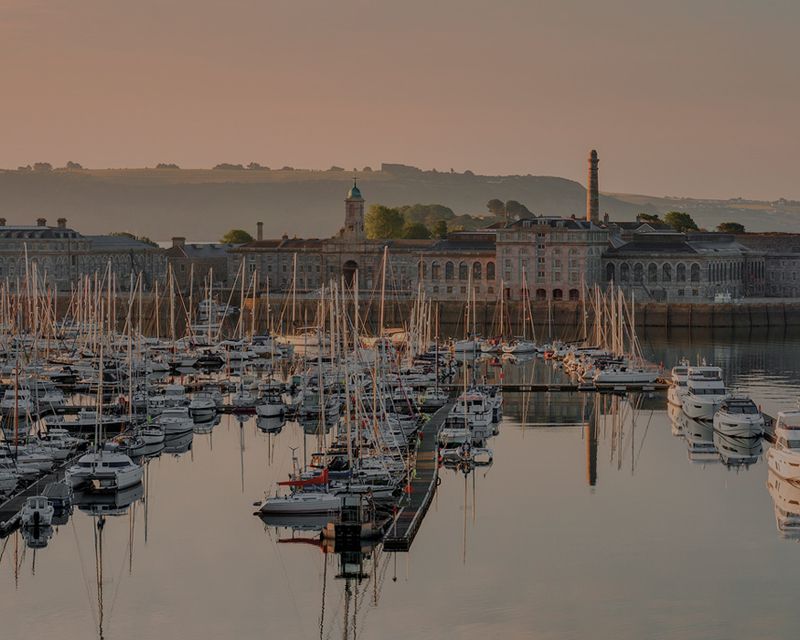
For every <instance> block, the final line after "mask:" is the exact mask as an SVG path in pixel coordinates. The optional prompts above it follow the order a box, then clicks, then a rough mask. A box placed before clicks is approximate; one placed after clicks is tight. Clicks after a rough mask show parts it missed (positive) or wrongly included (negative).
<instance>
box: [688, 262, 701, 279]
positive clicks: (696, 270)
mask: <svg viewBox="0 0 800 640" xmlns="http://www.w3.org/2000/svg"><path fill="white" fill-rule="evenodd" d="M690 275H691V278H692V282H700V265H699V264H697V263H696V262H694V263H692V267H691V269H690Z"/></svg>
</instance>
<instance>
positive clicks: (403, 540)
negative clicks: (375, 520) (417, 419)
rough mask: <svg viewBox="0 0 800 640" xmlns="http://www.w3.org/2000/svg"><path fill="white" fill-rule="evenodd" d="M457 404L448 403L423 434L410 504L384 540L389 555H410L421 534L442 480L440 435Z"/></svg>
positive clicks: (402, 509) (404, 507) (417, 456)
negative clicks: (439, 458) (389, 552)
mask: <svg viewBox="0 0 800 640" xmlns="http://www.w3.org/2000/svg"><path fill="white" fill-rule="evenodd" d="M454 404H455V403H454V402H452V401H451V402H448V403H447V404H446V405H444V406H443V407H442V408H441V409H439V410H438V411H437V412H436V413H434V414H433V415H432V416H431V419H430V420H428V421H427V422H426V423H425V425H424V426H423V427H422V429H421V430H420V436H421V438H420V441H419V443H418V445H417V455H416V465H415V467H414V474H413V476H412V478H411V482H410V483H409V487H410V488H411V494H410V495H409V496H408V500H407V502H406V503H405V504H404V505H403V506H401V507H400V508H399V510H398V511H397V513H396V514H395V517H394V521H393V522H392V524H391V525H389V530H388V532H387V533H386V537H385V538H384V539H383V548H384V550H385V551H408V550H409V549H410V548H411V543H412V542H413V541H414V537H415V536H416V535H417V531H419V528H420V525H421V524H422V520H423V519H424V518H425V513H426V512H427V511H428V507H430V504H431V501H432V500H433V495H434V494H435V493H436V483H437V481H438V479H439V461H438V460H437V458H436V454H437V449H438V440H439V431H440V430H441V428H442V425H443V424H444V421H445V418H447V415H448V414H449V413H450V410H451V409H452V408H453V405H454Z"/></svg>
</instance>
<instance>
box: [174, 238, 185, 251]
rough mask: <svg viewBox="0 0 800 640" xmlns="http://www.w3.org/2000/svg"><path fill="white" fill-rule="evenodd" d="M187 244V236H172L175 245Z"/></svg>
mask: <svg viewBox="0 0 800 640" xmlns="http://www.w3.org/2000/svg"><path fill="white" fill-rule="evenodd" d="M185 244H186V238H180V237H174V238H172V246H173V247H178V248H179V247H183V246H184V245H185Z"/></svg>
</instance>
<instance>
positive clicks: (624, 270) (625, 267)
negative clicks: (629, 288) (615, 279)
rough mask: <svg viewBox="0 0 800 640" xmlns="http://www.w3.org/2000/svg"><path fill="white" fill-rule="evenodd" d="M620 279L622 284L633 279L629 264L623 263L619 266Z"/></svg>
mask: <svg viewBox="0 0 800 640" xmlns="http://www.w3.org/2000/svg"><path fill="white" fill-rule="evenodd" d="M619 279H620V281H621V282H630V279H631V267H630V265H629V264H628V263H627V262H623V263H622V264H621V265H620V266H619Z"/></svg>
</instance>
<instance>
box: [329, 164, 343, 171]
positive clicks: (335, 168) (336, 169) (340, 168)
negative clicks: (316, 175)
mask: <svg viewBox="0 0 800 640" xmlns="http://www.w3.org/2000/svg"><path fill="white" fill-rule="evenodd" d="M328 171H337V172H338V171H344V167H337V166H336V165H333V166H332V167H331V168H330V169H328Z"/></svg>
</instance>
